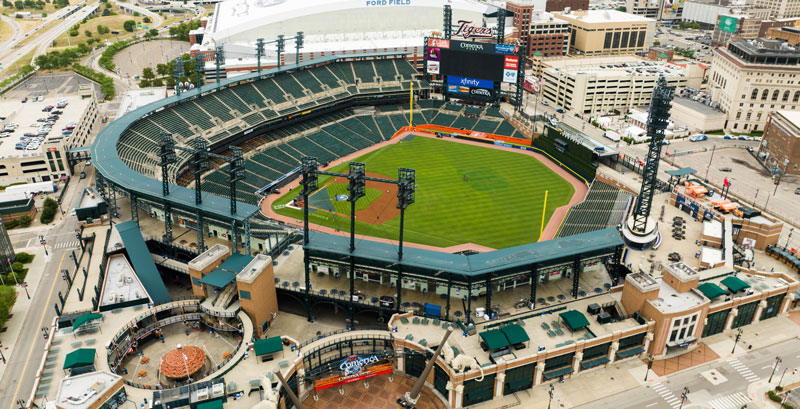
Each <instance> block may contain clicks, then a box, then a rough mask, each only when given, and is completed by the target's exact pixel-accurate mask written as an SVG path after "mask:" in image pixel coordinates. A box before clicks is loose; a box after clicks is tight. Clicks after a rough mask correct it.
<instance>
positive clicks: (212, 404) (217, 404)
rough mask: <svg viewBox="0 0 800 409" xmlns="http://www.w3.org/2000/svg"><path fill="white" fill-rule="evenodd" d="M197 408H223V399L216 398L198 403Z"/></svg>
mask: <svg viewBox="0 0 800 409" xmlns="http://www.w3.org/2000/svg"><path fill="white" fill-rule="evenodd" d="M197 409H222V399H214V400H210V401H207V402H203V403H198V404H197Z"/></svg>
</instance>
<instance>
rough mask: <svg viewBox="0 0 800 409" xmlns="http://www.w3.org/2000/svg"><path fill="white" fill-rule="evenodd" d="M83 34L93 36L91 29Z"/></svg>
mask: <svg viewBox="0 0 800 409" xmlns="http://www.w3.org/2000/svg"><path fill="white" fill-rule="evenodd" d="M83 34H86V37H91V36H92V32H91V31H89V30H86V31H84V32H83Z"/></svg>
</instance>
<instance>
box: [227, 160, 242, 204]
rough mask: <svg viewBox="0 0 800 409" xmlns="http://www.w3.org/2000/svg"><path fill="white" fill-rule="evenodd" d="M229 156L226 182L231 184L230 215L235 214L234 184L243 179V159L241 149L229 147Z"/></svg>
mask: <svg viewBox="0 0 800 409" xmlns="http://www.w3.org/2000/svg"><path fill="white" fill-rule="evenodd" d="M228 149H230V150H231V156H229V157H228V181H229V182H230V184H231V190H230V192H231V193H230V196H231V214H236V182H238V181H240V180H242V179H244V157H243V156H242V148H240V147H238V146H229V147H228Z"/></svg>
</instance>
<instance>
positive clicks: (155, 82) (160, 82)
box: [153, 78, 175, 87]
mask: <svg viewBox="0 0 800 409" xmlns="http://www.w3.org/2000/svg"><path fill="white" fill-rule="evenodd" d="M174 82H175V80H173V83H174ZM153 86H154V87H163V86H164V81H163V80H162V79H161V78H156V79H154V80H153Z"/></svg>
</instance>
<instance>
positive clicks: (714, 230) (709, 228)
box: [703, 220, 722, 239]
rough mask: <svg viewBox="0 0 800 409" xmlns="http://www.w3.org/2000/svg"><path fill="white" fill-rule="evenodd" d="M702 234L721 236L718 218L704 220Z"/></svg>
mask: <svg viewBox="0 0 800 409" xmlns="http://www.w3.org/2000/svg"><path fill="white" fill-rule="evenodd" d="M703 236H708V237H716V238H719V239H721V238H722V223H720V222H719V221H718V220H706V221H704V222H703Z"/></svg>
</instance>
